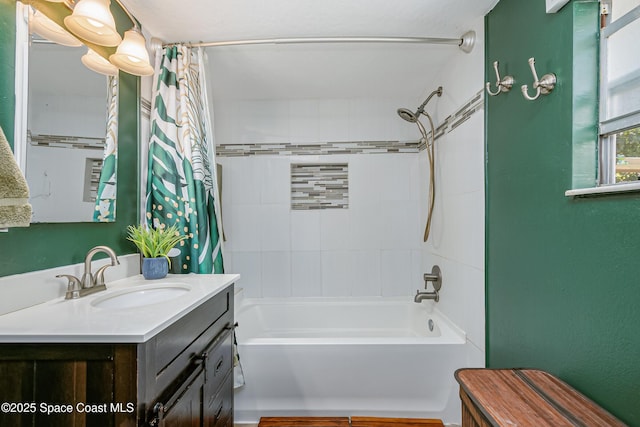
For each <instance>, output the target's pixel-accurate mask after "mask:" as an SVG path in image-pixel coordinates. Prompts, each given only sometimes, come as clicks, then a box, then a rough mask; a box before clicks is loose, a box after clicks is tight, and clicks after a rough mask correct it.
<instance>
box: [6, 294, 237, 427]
mask: <svg viewBox="0 0 640 427" xmlns="http://www.w3.org/2000/svg"><path fill="white" fill-rule="evenodd" d="M114 315H116V316H117V314H115V313H114ZM232 337H233V285H229V286H228V287H227V288H225V289H224V290H222V291H221V292H219V293H218V294H216V295H215V296H214V297H212V298H210V299H209V300H207V301H206V302H204V303H202V304H201V305H200V306H198V307H197V308H195V309H194V310H192V311H191V312H190V313H189V314H187V315H185V316H183V317H182V318H180V319H178V320H177V321H176V322H174V323H172V324H171V325H170V326H168V327H166V328H165V329H164V330H162V331H160V332H159V333H157V334H156V335H155V336H154V337H153V338H151V339H149V340H148V341H146V342H143V343H104V344H103V343H95V344H94V343H92V344H87V343H82V342H78V343H64V344H31V343H29V344H20V343H16V344H0V404H3V406H2V408H1V410H0V426H13V427H20V426H25V427H26V426H33V425H37V426H51V427H56V426H61V427H62V426H64V427H69V426H73V427H82V426H91V427H94V426H101V427H125V426H131V427H138V426H154V425H158V426H163V427H174V426H176V427H177V426H180V427H182V426H189V427H196V426H216V427H223V426H228V427H231V426H232V425H233V374H232V371H233V363H232V362H233V360H232V358H233V354H232V351H233V345H232Z"/></svg>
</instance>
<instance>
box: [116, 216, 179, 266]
mask: <svg viewBox="0 0 640 427" xmlns="http://www.w3.org/2000/svg"><path fill="white" fill-rule="evenodd" d="M127 231H128V232H129V235H128V236H127V240H130V241H132V242H133V243H134V244H135V245H136V246H137V247H138V249H139V250H140V253H142V256H143V257H145V258H158V257H165V258H166V259H167V261H169V264H171V260H169V256H168V254H169V251H170V250H171V248H173V247H174V246H175V245H177V244H178V243H180V242H181V241H182V240H185V239H186V238H187V236H184V235H181V234H180V232H179V231H178V227H176V226H171V227H166V228H150V227H147V226H146V225H143V224H140V225H130V226H128V227H127Z"/></svg>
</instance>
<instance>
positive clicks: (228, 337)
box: [205, 330, 233, 396]
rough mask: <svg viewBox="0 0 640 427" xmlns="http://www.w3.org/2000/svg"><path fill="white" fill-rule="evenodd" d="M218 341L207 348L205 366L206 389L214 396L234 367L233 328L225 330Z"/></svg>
mask: <svg viewBox="0 0 640 427" xmlns="http://www.w3.org/2000/svg"><path fill="white" fill-rule="evenodd" d="M215 341H217V342H213V343H211V346H210V347H209V348H207V350H206V352H207V354H206V358H205V366H206V374H205V390H206V393H207V394H209V395H211V396H213V395H215V394H216V392H217V391H218V389H219V388H220V385H221V384H222V382H223V381H224V379H225V377H226V376H227V374H228V373H229V372H231V370H232V368H233V360H232V359H233V333H232V330H228V331H225V332H223V335H222V336H220V339H217V340H215Z"/></svg>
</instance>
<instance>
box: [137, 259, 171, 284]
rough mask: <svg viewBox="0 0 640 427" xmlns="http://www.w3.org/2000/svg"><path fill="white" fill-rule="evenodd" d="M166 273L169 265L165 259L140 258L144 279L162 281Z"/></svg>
mask: <svg viewBox="0 0 640 427" xmlns="http://www.w3.org/2000/svg"><path fill="white" fill-rule="evenodd" d="M168 272H169V263H168V262H167V259H166V258H165V257H159V258H142V275H143V276H144V278H145V279H147V280H154V279H162V278H163V277H165V276H166V275H167V273H168Z"/></svg>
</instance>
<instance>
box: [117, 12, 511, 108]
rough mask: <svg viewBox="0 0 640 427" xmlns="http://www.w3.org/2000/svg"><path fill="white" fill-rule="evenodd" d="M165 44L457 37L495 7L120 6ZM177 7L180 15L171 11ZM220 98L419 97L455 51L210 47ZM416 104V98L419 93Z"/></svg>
mask: <svg viewBox="0 0 640 427" xmlns="http://www.w3.org/2000/svg"><path fill="white" fill-rule="evenodd" d="M121 1H122V3H123V4H124V5H125V6H126V7H127V8H128V9H129V11H130V12H131V13H132V14H133V15H134V16H135V17H136V18H137V19H138V20H139V22H140V24H141V25H142V27H143V29H144V32H145V34H147V35H151V36H152V37H155V38H159V39H161V40H162V41H163V42H165V43H171V42H181V41H182V42H211V41H230V40H247V39H266V38H287V37H346V36H353V37H442V38H459V37H461V36H462V34H463V33H465V32H466V31H468V30H469V29H472V28H473V26H474V25H475V26H476V27H478V26H481V25H483V20H482V17H483V16H484V15H485V14H486V13H487V12H489V11H490V10H491V8H492V7H493V6H494V5H495V4H496V3H497V2H498V0H393V1H390V0H269V1H264V0H242V1H238V0H184V1H179V2H178V1H175V0H121ZM177 5H179V6H180V10H178V8H177ZM207 51H208V55H209V62H210V76H211V77H210V79H211V80H212V84H211V86H212V87H213V89H212V90H213V91H214V95H215V96H218V97H219V98H238V99H248V98H256V99H259V98H274V97H275V98H316V97H324V98H327V97H329V98H335V97H363V96H371V95H372V94H377V95H378V96H393V95H398V94H400V95H402V94H403V95H405V96H406V95H407V94H408V93H411V92H412V91H413V92H415V91H416V90H419V91H422V92H424V91H425V90H427V89H426V87H430V86H432V85H433V82H432V80H433V79H434V78H435V77H437V75H438V74H439V72H441V68H442V64H445V63H446V62H447V60H448V58H450V57H451V55H465V53H463V52H462V51H461V50H459V49H458V48H456V47H455V46H450V45H449V46H443V45H422V44H421V45H415V44H396V43H393V44H381V43H375V44H368V43H367V44H354V43H339V44H335V43H334V44H312V45H311V44H304V45H259V46H255V45H254V46H235V47H214V48H208V49H207ZM418 96H421V94H418Z"/></svg>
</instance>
